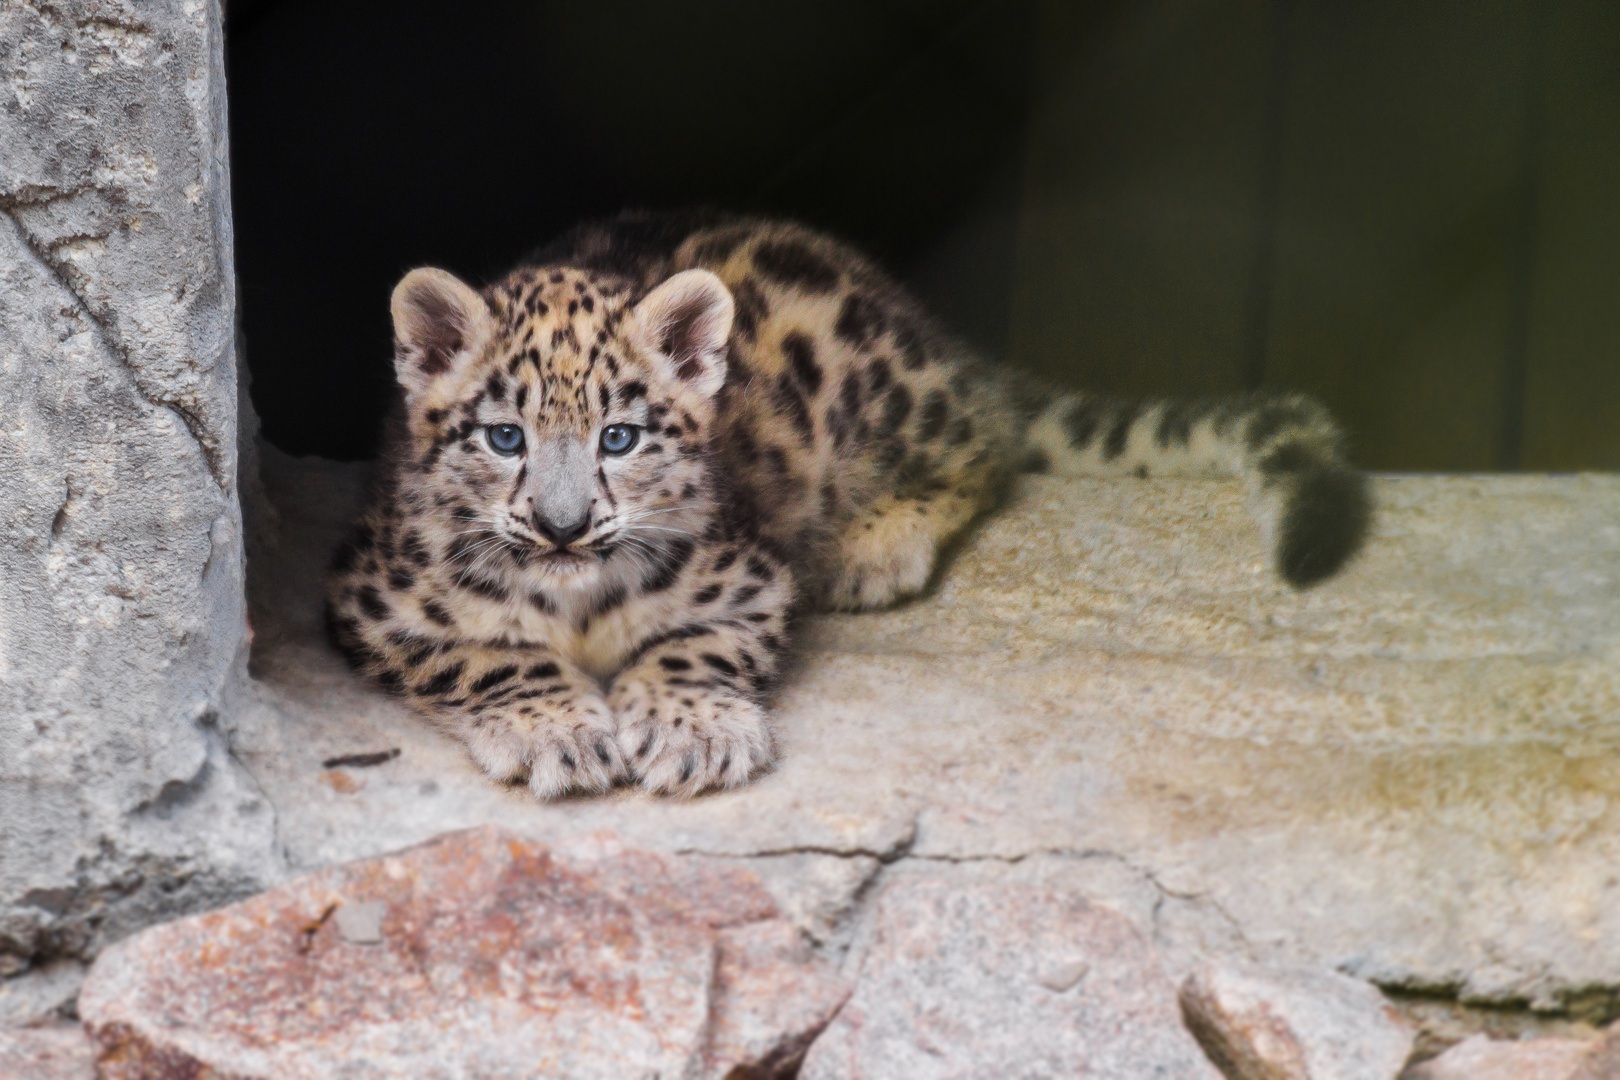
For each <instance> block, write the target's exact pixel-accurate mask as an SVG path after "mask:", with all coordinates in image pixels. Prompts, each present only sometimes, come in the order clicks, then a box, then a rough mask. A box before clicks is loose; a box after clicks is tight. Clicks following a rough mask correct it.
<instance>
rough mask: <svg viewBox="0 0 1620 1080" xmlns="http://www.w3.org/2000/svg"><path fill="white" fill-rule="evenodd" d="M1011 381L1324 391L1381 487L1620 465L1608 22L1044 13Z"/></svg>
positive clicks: (1218, 3)
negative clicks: (1450, 473)
mask: <svg viewBox="0 0 1620 1080" xmlns="http://www.w3.org/2000/svg"><path fill="white" fill-rule="evenodd" d="M1037 27H1038V29H1037V41H1038V42H1039V48H1038V53H1037V56H1036V59H1035V74H1036V80H1037V81H1036V93H1035V105H1034V109H1033V113H1032V120H1031V123H1030V128H1029V133H1028V140H1027V144H1026V153H1025V169H1024V177H1023V187H1022V193H1023V195H1022V201H1021V208H1020V221H1019V226H1018V235H1017V242H1016V243H1017V246H1016V252H1017V254H1016V260H1015V262H1016V267H1017V270H1016V276H1015V280H1014V282H1013V285H1012V290H1013V298H1012V305H1011V310H1012V316H1011V329H1010V340H1011V353H1012V355H1013V357H1014V359H1015V360H1017V361H1019V362H1021V363H1024V364H1027V365H1029V366H1031V367H1034V368H1037V369H1040V370H1043V371H1046V372H1049V373H1052V374H1054V375H1056V376H1058V377H1060V378H1063V379H1065V380H1068V381H1071V382H1073V383H1075V384H1076V385H1091V386H1096V387H1099V388H1103V389H1109V390H1114V391H1120V392H1129V393H1162V392H1166V391H1169V390H1173V389H1177V388H1187V389H1189V390H1193V391H1198V392H1223V391H1235V390H1242V389H1247V388H1252V387H1255V386H1259V385H1276V386H1287V387H1295V388H1299V389H1304V390H1308V391H1311V392H1313V393H1315V394H1317V395H1319V396H1320V397H1322V398H1323V399H1324V400H1326V401H1327V402H1328V403H1329V405H1331V406H1332V407H1333V408H1334V409H1335V410H1336V411H1337V412H1338V413H1339V414H1340V415H1341V416H1342V417H1343V418H1344V419H1345V421H1346V423H1347V425H1348V426H1349V428H1350V430H1351V432H1352V434H1353V436H1354V438H1355V440H1356V443H1357V450H1358V457H1359V459H1360V460H1361V461H1362V462H1363V463H1364V464H1366V465H1368V466H1369V467H1373V468H1381V469H1448V470H1471V469H1491V468H1519V467H1522V468H1529V469H1575V468H1612V467H1614V466H1615V465H1616V464H1617V463H1620V424H1616V423H1615V422H1614V421H1615V420H1616V419H1620V183H1617V181H1620V5H1616V4H1613V3H1611V2H1607V0H1554V2H1550V3H1536V2H1533V0H1511V2H1505V0H1493V2H1480V0H1424V2H1423V3H1421V4H1414V3H1410V2H1393V0H1383V2H1363V3H1349V2H1336V3H1326V2H1304V0H1302V2H1273V3H1263V2H1257V0H1142V2H1138V3H1128V4H1126V3H1118V4H1113V5H1088V4H1079V5H1077V4H1072V3H1061V2H1056V0H1045V2H1043V3H1042V4H1040V6H1039V12H1038V15H1037Z"/></svg>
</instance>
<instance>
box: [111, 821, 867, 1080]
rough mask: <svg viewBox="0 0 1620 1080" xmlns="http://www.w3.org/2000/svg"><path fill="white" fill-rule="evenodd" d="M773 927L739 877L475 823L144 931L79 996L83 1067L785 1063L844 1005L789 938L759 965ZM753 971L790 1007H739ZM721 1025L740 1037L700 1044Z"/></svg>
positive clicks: (154, 1070)
mask: <svg viewBox="0 0 1620 1080" xmlns="http://www.w3.org/2000/svg"><path fill="white" fill-rule="evenodd" d="M346 906H347V907H349V908H350V909H351V911H350V915H349V916H345V917H339V913H340V912H342V911H343V909H344V908H345V907H346ZM783 929H786V930H788V931H789V932H790V933H791V932H792V931H791V928H789V927H788V926H787V924H786V923H785V922H783V921H782V920H780V919H779V917H778V915H777V912H776V909H775V907H774V905H773V904H772V902H771V900H770V898H769V896H768V895H767V894H766V893H765V891H764V889H763V888H762V887H761V885H760V884H759V882H758V880H757V879H755V878H754V877H753V876H752V875H751V874H749V873H747V872H746V871H745V870H741V869H739V868H736V867H730V866H723V865H718V864H711V863H704V862H700V861H696V860H683V859H674V858H669V857H665V856H661V855H656V854H652V853H647V852H638V851H627V850H624V849H622V848H620V847H619V846H617V845H616V844H615V843H614V842H613V841H611V840H600V841H596V842H592V843H587V844H584V845H575V846H573V847H571V848H569V849H567V850H561V849H551V848H547V847H545V846H543V845H540V844H537V843H535V842H533V841H529V840H526V839H523V838H521V837H518V836H516V835H513V834H509V833H505V832H503V831H501V830H499V829H495V828H481V829H473V830H469V831H466V832H461V833H451V834H447V835H445V836H442V837H439V838H437V839H435V840H433V841H431V842H429V843H427V844H424V845H422V846H420V847H416V848H412V849H409V850H407V851H404V852H400V853H399V854H396V855H391V856H383V857H380V858H375V859H365V860H360V861H357V862H353V863H349V864H345V865H342V866H336V867H332V868H330V869H327V870H323V871H320V872H317V873H314V874H310V875H307V876H305V877H303V878H300V879H298V880H295V881H292V882H289V883H287V884H286V885H284V886H281V887H279V888H277V889H274V890H271V891H269V892H267V893H263V894H261V895H259V896H256V897H254V898H252V899H250V900H247V901H244V902H243V903H240V904H236V905H233V906H231V907H228V908H223V909H221V910H219V911H216V912H211V913H209V914H206V915H201V916H197V917H194V918H189V919H183V920H180V921H178V922H174V923H169V924H166V925H163V926H159V927H154V928H153V929H151V930H148V931H146V932H144V933H142V934H140V935H137V936H136V937H134V938H132V939H130V940H128V941H126V942H123V943H121V944H119V945H117V946H115V947H113V948H112V949H110V950H108V951H107V952H106V953H104V954H103V955H102V957H101V959H100V960H98V961H97V963H96V966H95V967H94V968H93V969H92V971H91V974H90V977H89V979H88V980H87V981H86V983H85V988H84V991H83V992H82V994H81V995H80V1001H79V1008H80V1013H81V1015H82V1016H83V1017H84V1019H85V1024H86V1028H87V1030H88V1031H89V1032H90V1034H91V1036H92V1038H94V1039H95V1041H96V1043H97V1044H98V1045H99V1047H100V1050H101V1059H100V1069H101V1076H102V1077H103V1080H159V1078H167V1077H170V1076H185V1077H190V1076H192V1075H194V1072H193V1070H195V1069H197V1068H198V1067H206V1068H208V1069H211V1070H213V1072H212V1073H210V1074H209V1075H210V1076H211V1077H218V1078H220V1080H227V1078H232V1080H234V1078H238V1077H240V1078H254V1080H258V1078H266V1080H268V1078H277V1080H280V1078H283V1077H285V1078H303V1077H309V1078H312V1080H313V1078H317V1077H319V1078H325V1077H343V1078H345V1080H350V1078H353V1080H362V1078H364V1080H370V1078H383V1077H402V1078H403V1077H410V1078H440V1077H442V1078H446V1080H450V1078H462V1077H465V1078H468V1080H471V1078H474V1077H477V1078H479V1080H499V1078H505V1077H511V1078H514V1080H517V1078H529V1077H536V1076H559V1077H562V1076H566V1077H571V1078H578V1080H586V1078H591V1077H604V1078H606V1077H614V1078H619V1077H642V1076H652V1075H657V1076H659V1077H664V1078H675V1077H694V1078H696V1077H703V1076H708V1075H714V1076H725V1075H727V1074H730V1073H732V1071H733V1070H736V1069H739V1068H741V1069H758V1068H760V1066H761V1063H763V1062H765V1061H768V1060H772V1059H774V1058H782V1057H784V1056H791V1055H792V1054H793V1053H795V1052H796V1048H797V1047H799V1046H801V1045H802V1044H803V1043H804V1042H807V1041H808V1038H809V1037H810V1036H811V1035H813V1033H814V1032H815V1031H818V1030H820V1028H821V1027H822V1026H823V1025H825V1023H826V1022H827V1020H828V1018H829V1017H830V1016H831V1015H832V1013H833V1012H834V1011H835V1010H836V1009H837V1007H838V1005H839V1003H840V1002H841V1000H842V998H843V996H844V991H843V988H842V986H841V984H839V983H838V980H837V976H836V974H835V973H834V972H832V970H831V968H830V967H829V966H828V965H826V964H825V963H824V962H822V961H820V960H817V959H816V958H815V957H813V956H811V955H810V954H809V953H808V952H807V951H801V952H798V953H794V952H793V951H792V950H791V949H787V948H778V949H777V950H776V951H775V952H774V953H773V954H771V955H770V956H769V957H768V958H762V955H761V953H760V951H759V950H758V949H757V948H754V947H753V944H752V943H753V942H754V940H755V938H756V937H762V938H765V939H771V938H772V936H773V935H777V938H776V939H777V940H780V938H779V935H780V932H781V930H783ZM379 939H380V940H379ZM756 969H762V970H761V971H760V973H759V974H758V975H753V974H750V973H752V972H755V970H756ZM728 973H732V974H728ZM750 979H753V983H750V981H749V980H750ZM754 984H758V985H759V986H761V987H769V988H770V989H771V991H772V992H773V993H775V994H777V995H779V996H781V997H782V998H784V999H794V1000H800V1001H801V1003H802V1005H803V1007H801V1008H799V1009H797V1010H794V1009H787V1010H782V1009H780V1008H777V1007H776V1006H772V1007H770V1008H765V1009H763V1010H762V1009H761V1008H759V1007H756V1004H757V1003H756V1002H754V1001H753V995H752V994H751V993H744V994H742V995H741V997H740V998H739V996H738V994H737V993H736V990H737V988H738V987H744V986H750V985H754ZM773 1008H774V1009H776V1011H775V1012H773V1011H772V1009H773ZM761 1016H765V1017H767V1018H771V1017H774V1018H775V1019H776V1020H777V1021H779V1023H778V1024H777V1026H775V1027H773V1028H771V1029H770V1030H769V1031H765V1030H763V1029H762V1028H761V1027H760V1024H759V1022H758V1021H759V1018H760V1017H761ZM737 1024H742V1025H743V1027H745V1028H746V1029H747V1030H749V1031H750V1032H753V1033H754V1037H753V1038H751V1039H748V1040H737V1039H732V1038H730V1036H727V1037H726V1039H723V1040H721V1041H720V1042H717V1041H716V1039H715V1038H714V1034H715V1033H716V1032H722V1033H723V1032H726V1031H729V1030H731V1028H732V1027H735V1026H736V1025H737ZM767 1026H769V1025H767ZM739 1055H749V1056H739ZM750 1075H752V1074H750ZM758 1075H769V1074H768V1073H763V1072H761V1073H758Z"/></svg>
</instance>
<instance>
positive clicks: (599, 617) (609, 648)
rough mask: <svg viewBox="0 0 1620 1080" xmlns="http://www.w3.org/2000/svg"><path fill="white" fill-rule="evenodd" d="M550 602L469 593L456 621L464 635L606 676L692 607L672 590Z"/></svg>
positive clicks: (558, 597) (562, 596)
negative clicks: (541, 651)
mask: <svg viewBox="0 0 1620 1080" xmlns="http://www.w3.org/2000/svg"><path fill="white" fill-rule="evenodd" d="M548 601H549V602H545V603H542V602H537V601H536V600H534V599H530V600H528V601H523V602H517V603H513V602H505V603H500V602H493V601H488V600H484V599H483V598H480V597H467V598H465V599H464V601H463V603H461V604H458V605H457V608H458V611H457V614H458V622H459V623H460V629H461V631H462V633H464V634H466V635H467V636H472V637H477V638H481V639H483V640H486V641H506V642H510V643H512V644H517V645H532V646H538V647H543V648H547V649H550V650H551V651H552V652H554V653H556V654H558V655H559V656H561V657H563V658H564V659H566V660H568V661H570V662H572V663H573V664H575V665H577V666H578V667H579V668H581V669H582V670H584V671H585V672H586V673H588V674H590V675H592V676H594V677H596V678H598V679H608V678H611V677H612V676H613V675H615V674H617V673H618V672H619V671H620V670H621V669H622V668H623V667H624V664H625V661H626V659H627V658H628V657H629V656H630V655H631V653H632V652H633V651H634V650H635V648H636V647H637V646H638V645H639V644H640V643H641V642H643V641H645V640H646V639H647V638H648V637H650V636H652V635H653V634H656V633H658V632H659V631H661V630H663V629H665V628H667V627H669V626H670V625H673V624H674V623H677V622H683V621H685V619H684V615H685V614H686V613H687V612H688V610H689V608H690V603H689V601H686V600H685V599H684V598H683V597H682V596H681V595H679V593H677V592H675V591H667V592H659V593H652V594H636V595H627V594H625V593H624V592H622V591H619V590H608V591H605V592H603V593H599V594H595V595H585V596H570V595H568V594H567V593H561V594H557V595H548Z"/></svg>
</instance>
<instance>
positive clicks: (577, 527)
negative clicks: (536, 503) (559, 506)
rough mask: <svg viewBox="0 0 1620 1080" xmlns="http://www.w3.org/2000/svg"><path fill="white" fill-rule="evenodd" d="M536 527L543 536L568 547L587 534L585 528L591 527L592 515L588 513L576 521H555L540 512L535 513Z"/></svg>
mask: <svg viewBox="0 0 1620 1080" xmlns="http://www.w3.org/2000/svg"><path fill="white" fill-rule="evenodd" d="M534 527H535V529H536V530H537V531H538V532H539V533H540V535H541V536H543V537H545V538H546V539H547V540H550V541H551V542H552V543H553V544H556V545H557V546H558V547H560V548H561V547H567V546H568V545H569V544H571V543H573V542H574V541H575V540H578V539H579V538H580V537H582V536H584V535H585V530H586V529H589V528H590V527H591V515H590V514H589V513H586V514H584V515H582V516H581V517H580V518H579V519H578V520H575V521H553V520H551V519H550V518H546V517H543V516H542V515H540V514H536V515H534Z"/></svg>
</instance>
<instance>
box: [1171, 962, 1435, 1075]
mask: <svg viewBox="0 0 1620 1080" xmlns="http://www.w3.org/2000/svg"><path fill="white" fill-rule="evenodd" d="M1181 1010H1182V1015H1183V1017H1184V1018H1185V1020H1186V1022H1187V1026H1188V1028H1190V1029H1191V1030H1192V1033H1193V1035H1194V1036H1195V1037H1196V1038H1197V1039H1198V1041H1199V1043H1200V1044H1201V1045H1202V1046H1203V1047H1204V1050H1205V1052H1206V1053H1207V1054H1209V1057H1210V1059H1211V1060H1212V1061H1214V1062H1215V1063H1216V1064H1217V1065H1219V1066H1220V1068H1221V1071H1222V1072H1223V1073H1225V1074H1226V1077H1227V1080H1395V1077H1396V1076H1398V1075H1399V1074H1400V1071H1401V1069H1402V1068H1404V1067H1405V1065H1406V1060H1407V1058H1409V1057H1410V1056H1411V1055H1412V1042H1413V1039H1412V1031H1411V1029H1410V1028H1409V1027H1407V1025H1406V1023H1405V1021H1403V1020H1402V1019H1401V1017H1400V1015H1399V1014H1398V1013H1396V1012H1395V1010H1394V1008H1393V1007H1392V1006H1391V1005H1390V1004H1389V1003H1388V1002H1387V1001H1386V1000H1385V999H1384V996H1383V995H1382V994H1380V993H1379V992H1378V991H1377V990H1376V989H1374V988H1373V987H1372V986H1370V985H1368V984H1367V983H1364V982H1360V981H1359V980H1356V979H1351V978H1349V977H1347V976H1344V975H1340V974H1338V973H1337V972H1332V971H1312V970H1308V969H1297V968H1296V969H1291V970H1279V969H1266V968H1259V967H1255V966H1252V965H1244V966H1239V965H1236V964H1232V963H1223V964H1206V965H1204V966H1203V967H1202V968H1200V969H1199V970H1198V971H1196V972H1194V973H1193V974H1192V975H1190V976H1188V978H1187V980H1186V982H1184V983H1183V984H1182V986H1181Z"/></svg>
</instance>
